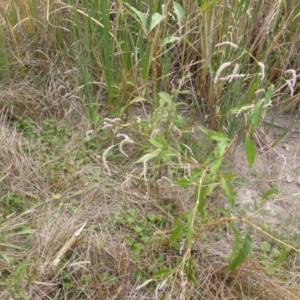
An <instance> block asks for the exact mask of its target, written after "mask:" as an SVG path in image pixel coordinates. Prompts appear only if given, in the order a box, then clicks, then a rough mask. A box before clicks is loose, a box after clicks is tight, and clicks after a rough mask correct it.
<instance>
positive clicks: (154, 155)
mask: <svg viewBox="0 0 300 300" xmlns="http://www.w3.org/2000/svg"><path fill="white" fill-rule="evenodd" d="M161 151H162V150H161V149H156V150H155V151H153V152H151V153H148V154H145V155H144V156H142V157H141V158H140V159H139V160H138V161H137V162H136V163H141V162H145V161H148V160H150V159H152V158H155V157H157V156H158V155H159V154H160V153H161Z"/></svg>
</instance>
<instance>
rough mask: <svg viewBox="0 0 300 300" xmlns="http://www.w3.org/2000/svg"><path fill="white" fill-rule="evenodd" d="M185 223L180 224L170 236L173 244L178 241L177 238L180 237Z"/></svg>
mask: <svg viewBox="0 0 300 300" xmlns="http://www.w3.org/2000/svg"><path fill="white" fill-rule="evenodd" d="M184 227H185V225H182V226H178V227H177V228H175V229H174V231H173V233H172V235H171V238H170V244H173V243H175V242H176V240H177V238H178V237H179V235H180V233H181V232H182V230H183V229H184Z"/></svg>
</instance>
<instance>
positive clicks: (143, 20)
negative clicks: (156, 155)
mask: <svg viewBox="0 0 300 300" xmlns="http://www.w3.org/2000/svg"><path fill="white" fill-rule="evenodd" d="M124 5H125V6H126V7H128V8H129V9H130V10H131V11H132V12H133V13H134V14H135V15H137V16H138V17H139V19H140V21H141V22H142V24H143V26H144V27H145V28H147V19H146V17H145V15H144V14H143V13H142V12H141V11H139V10H137V9H136V8H135V7H133V6H131V5H129V4H128V3H125V2H124Z"/></svg>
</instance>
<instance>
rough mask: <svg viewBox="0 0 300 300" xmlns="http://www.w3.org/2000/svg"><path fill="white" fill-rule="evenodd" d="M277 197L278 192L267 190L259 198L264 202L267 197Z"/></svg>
mask: <svg viewBox="0 0 300 300" xmlns="http://www.w3.org/2000/svg"><path fill="white" fill-rule="evenodd" d="M274 194H275V195H278V190H276V189H271V190H268V191H267V192H265V193H264V194H263V196H262V198H261V200H265V199H267V198H268V197H269V196H271V195H274Z"/></svg>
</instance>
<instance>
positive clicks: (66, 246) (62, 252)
mask: <svg viewBox="0 0 300 300" xmlns="http://www.w3.org/2000/svg"><path fill="white" fill-rule="evenodd" d="M86 223H87V222H85V223H84V224H83V225H82V226H81V227H80V228H79V229H78V230H77V231H75V233H74V234H73V236H72V237H71V238H70V239H69V240H68V241H67V242H66V243H65V244H64V246H63V247H62V248H61V249H60V251H59V252H58V253H57V255H56V258H55V259H54V260H53V262H52V264H51V266H52V267H55V268H56V267H57V266H58V264H59V263H60V261H61V259H62V258H63V256H64V255H65V253H66V252H67V251H68V250H69V249H70V248H71V247H72V246H73V245H74V243H75V242H76V241H77V240H78V238H79V236H80V234H81V232H82V230H83V228H84V226H85V225H86Z"/></svg>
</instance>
